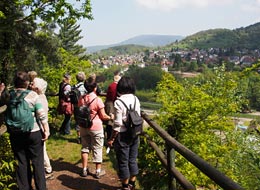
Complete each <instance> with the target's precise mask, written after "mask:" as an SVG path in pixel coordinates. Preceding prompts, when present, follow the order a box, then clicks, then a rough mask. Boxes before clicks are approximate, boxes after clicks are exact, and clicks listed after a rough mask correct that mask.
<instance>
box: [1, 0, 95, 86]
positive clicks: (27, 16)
mask: <svg viewBox="0 0 260 190" xmlns="http://www.w3.org/2000/svg"><path fill="white" fill-rule="evenodd" d="M0 10H1V19H0V25H1V26H3V27H2V28H1V31H0V36H1V37H0V66H1V71H2V72H0V74H1V76H0V77H1V81H2V82H5V83H6V84H9V81H11V79H12V76H13V75H14V72H15V71H16V70H23V71H29V70H36V69H35V68H38V70H41V66H42V64H41V63H42V62H46V63H48V64H53V63H55V62H57V61H58V58H57V57H56V53H57V48H58V45H57V44H55V46H53V44H54V42H56V40H49V39H51V38H52V39H54V37H53V36H52V35H53V33H54V32H53V31H51V29H53V26H54V25H55V24H57V23H62V22H64V21H67V20H69V21H71V22H76V20H78V19H81V18H87V19H92V15H91V6H90V1H89V0H83V1H78V0H74V1H67V0H64V1H49V0H47V1H34V0H26V1H24V0H15V1H11V0H6V1H3V3H1V4H0ZM38 31H40V32H38ZM41 32H42V33H41ZM39 33H40V35H38V34H39ZM43 33H45V34H48V35H47V36H44V35H42V34H43ZM43 39H47V40H46V41H44V40H43Z"/></svg>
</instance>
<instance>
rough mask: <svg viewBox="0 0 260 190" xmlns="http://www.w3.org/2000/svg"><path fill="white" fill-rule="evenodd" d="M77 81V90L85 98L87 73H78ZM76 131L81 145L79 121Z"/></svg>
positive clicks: (75, 107)
mask: <svg viewBox="0 0 260 190" xmlns="http://www.w3.org/2000/svg"><path fill="white" fill-rule="evenodd" d="M76 79H77V82H78V83H77V84H76V85H75V88H77V89H78V90H79V92H80V96H81V97H83V96H85V95H86V94H87V90H86V89H85V87H84V81H85V80H86V75H85V73H84V72H82V71H80V72H78V74H77V75H76ZM73 106H74V110H76V109H77V106H78V105H77V104H76V105H73ZM74 114H75V113H74ZM76 131H77V137H78V138H77V141H78V144H80V143H81V137H80V126H79V124H78V123H77V121H76Z"/></svg>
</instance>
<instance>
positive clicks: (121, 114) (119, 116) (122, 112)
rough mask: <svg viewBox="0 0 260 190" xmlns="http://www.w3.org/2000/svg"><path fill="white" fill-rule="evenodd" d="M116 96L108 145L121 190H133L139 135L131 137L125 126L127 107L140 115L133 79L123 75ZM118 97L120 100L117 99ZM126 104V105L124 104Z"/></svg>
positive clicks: (136, 172) (136, 170)
mask: <svg viewBox="0 0 260 190" xmlns="http://www.w3.org/2000/svg"><path fill="white" fill-rule="evenodd" d="M117 94H118V96H119V97H118V98H117V100H116V101H115V103H114V107H115V120H114V126H113V131H112V134H111V137H110V139H109V140H108V146H109V147H112V146H113V147H114V149H115V152H116V158H117V163H118V176H119V178H120V180H121V183H122V188H121V189H122V190H134V189H135V181H136V175H137V174H138V173H139V171H138V170H139V169H138V165H137V156H138V147H139V136H135V137H134V138H132V134H131V133H128V130H127V128H126V126H125V122H126V120H127V113H128V111H127V108H135V110H136V111H137V113H138V114H139V116H140V112H141V111H140V101H139V99H138V98H137V97H136V96H135V95H134V94H135V83H134V81H133V79H131V78H130V77H127V76H123V77H122V78H121V79H120V80H119V82H118V84H117ZM119 99H120V100H119ZM124 104H126V106H127V108H126V106H125V105H124Z"/></svg>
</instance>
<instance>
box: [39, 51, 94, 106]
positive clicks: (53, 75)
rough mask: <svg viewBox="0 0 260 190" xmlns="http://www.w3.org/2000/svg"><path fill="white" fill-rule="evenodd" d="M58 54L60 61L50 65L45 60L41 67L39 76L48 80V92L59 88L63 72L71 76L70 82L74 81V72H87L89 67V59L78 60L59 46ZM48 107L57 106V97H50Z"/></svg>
mask: <svg viewBox="0 0 260 190" xmlns="http://www.w3.org/2000/svg"><path fill="white" fill-rule="evenodd" d="M58 53H59V56H60V57H61V60H62V62H59V63H57V64H56V65H55V66H50V65H48V64H47V62H45V63H43V64H44V65H43V69H42V71H41V74H40V76H41V77H42V78H44V79H46V80H47V81H48V89H47V90H48V93H50V94H56V93H58V90H59V84H60V82H61V81H62V78H63V75H64V74H65V73H67V72H68V73H70V74H71V76H72V81H71V84H75V83H76V74H77V73H78V72H79V71H83V72H85V73H89V70H90V68H91V63H90V61H86V60H79V58H78V57H77V56H73V55H71V54H70V53H68V52H67V51H65V50H64V49H62V48H60V49H59V51H58ZM48 100H49V107H52V108H53V107H55V108H56V107H57V100H58V98H50V99H48Z"/></svg>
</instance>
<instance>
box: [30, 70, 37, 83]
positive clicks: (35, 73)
mask: <svg viewBox="0 0 260 190" xmlns="http://www.w3.org/2000/svg"><path fill="white" fill-rule="evenodd" d="M28 75H29V79H30V82H32V81H33V80H34V79H35V78H36V77H37V76H38V74H37V72H36V71H29V72H28Z"/></svg>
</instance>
